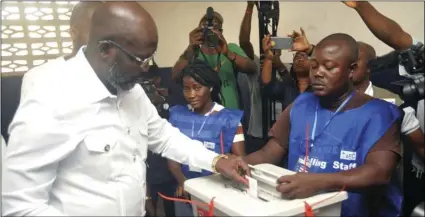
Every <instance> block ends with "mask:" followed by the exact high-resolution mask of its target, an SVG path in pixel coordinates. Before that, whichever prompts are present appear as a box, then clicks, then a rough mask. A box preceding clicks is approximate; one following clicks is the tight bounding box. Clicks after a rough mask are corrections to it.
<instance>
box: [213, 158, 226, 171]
mask: <svg viewBox="0 0 425 217" xmlns="http://www.w3.org/2000/svg"><path fill="white" fill-rule="evenodd" d="M227 158H228V157H227V155H224V154H220V155H217V156H216V157H215V158H214V159H213V162H212V166H211V168H212V171H213V172H214V173H218V171H217V168H216V165H217V162H218V161H219V160H220V159H227Z"/></svg>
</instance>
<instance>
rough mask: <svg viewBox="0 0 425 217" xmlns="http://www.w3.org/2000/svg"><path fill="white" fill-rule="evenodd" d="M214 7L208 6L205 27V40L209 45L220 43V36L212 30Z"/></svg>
mask: <svg viewBox="0 0 425 217" xmlns="http://www.w3.org/2000/svg"><path fill="white" fill-rule="evenodd" d="M213 20H214V9H213V8H212V7H208V8H207V19H206V21H207V24H206V25H205V26H204V28H203V33H204V42H205V44H206V45H207V46H208V47H217V46H218V45H219V38H218V36H217V34H215V33H214V32H213V31H212V30H213V29H214V23H213Z"/></svg>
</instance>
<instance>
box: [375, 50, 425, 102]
mask: <svg viewBox="0 0 425 217" xmlns="http://www.w3.org/2000/svg"><path fill="white" fill-rule="evenodd" d="M368 65H369V68H370V70H371V73H372V77H371V78H373V77H376V80H378V79H379V80H387V78H384V77H383V76H387V75H388V74H386V73H385V72H384V71H393V73H395V72H396V73H397V76H396V77H397V79H391V82H390V83H388V84H381V85H377V86H379V87H381V88H384V89H387V90H389V91H391V92H393V93H395V94H398V95H399V96H400V97H401V98H402V99H403V100H404V101H405V102H406V103H408V104H415V103H417V102H418V101H420V100H421V99H424V95H425V94H424V93H425V87H424V45H423V44H422V43H418V44H416V45H414V46H412V47H411V48H410V49H408V50H406V51H403V52H398V51H392V52H390V53H388V54H386V55H384V56H381V57H378V58H377V59H375V60H372V61H370V62H369V63H368ZM399 65H402V66H404V68H405V69H406V72H407V73H408V74H409V76H401V75H399V70H398V68H399ZM381 71H382V72H383V73H382V75H380V77H377V76H376V75H377V74H381V73H380V72H381ZM374 74H376V75H375V76H374ZM388 76H389V75H388ZM390 77H391V76H390ZM372 83H376V84H379V83H383V82H382V81H376V82H375V81H373V80H372Z"/></svg>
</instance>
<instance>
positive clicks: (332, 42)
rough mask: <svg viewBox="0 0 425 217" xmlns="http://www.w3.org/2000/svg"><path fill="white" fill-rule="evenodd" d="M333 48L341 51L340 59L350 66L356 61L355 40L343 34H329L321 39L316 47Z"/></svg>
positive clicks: (357, 52) (356, 46) (356, 47)
mask: <svg viewBox="0 0 425 217" xmlns="http://www.w3.org/2000/svg"><path fill="white" fill-rule="evenodd" d="M326 46H334V47H335V48H338V50H340V51H341V55H342V58H344V59H345V60H346V61H347V63H349V64H351V63H354V62H356V61H357V57H358V55H359V50H358V45H357V42H356V40H355V39H354V38H353V37H351V36H350V35H347V34H345V33H335V34H331V35H329V36H327V37H325V38H324V39H322V40H321V41H320V42H319V43H318V44H317V46H316V47H326Z"/></svg>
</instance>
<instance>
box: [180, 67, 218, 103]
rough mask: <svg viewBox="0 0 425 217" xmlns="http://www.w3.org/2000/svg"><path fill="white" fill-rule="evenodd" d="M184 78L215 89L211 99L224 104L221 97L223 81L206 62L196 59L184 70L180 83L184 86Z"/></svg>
mask: <svg viewBox="0 0 425 217" xmlns="http://www.w3.org/2000/svg"><path fill="white" fill-rule="evenodd" d="M184 77H191V78H193V79H194V80H195V81H196V82H198V83H200V84H201V85H203V86H206V87H208V88H213V90H212V92H211V99H212V100H213V101H214V102H217V103H220V104H222V103H224V102H223V100H224V99H223V97H222V95H221V92H220V90H221V79H220V76H218V72H216V71H215V70H214V69H213V68H211V67H210V66H209V65H208V64H207V63H206V62H204V61H202V60H198V59H195V60H193V61H191V63H189V65H188V66H186V68H184V69H183V71H182V73H181V77H180V83H181V84H183V78H184Z"/></svg>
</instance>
